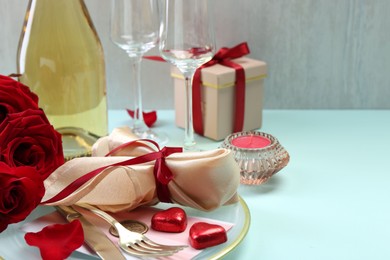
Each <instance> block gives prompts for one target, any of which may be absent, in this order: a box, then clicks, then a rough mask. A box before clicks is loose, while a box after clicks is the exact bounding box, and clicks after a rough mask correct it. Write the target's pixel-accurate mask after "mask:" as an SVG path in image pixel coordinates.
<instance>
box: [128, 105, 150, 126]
mask: <svg viewBox="0 0 390 260" xmlns="http://www.w3.org/2000/svg"><path fill="white" fill-rule="evenodd" d="M126 111H127V113H128V114H129V116H130V117H131V118H134V110H131V109H126ZM142 115H143V117H144V122H145V124H146V125H147V126H148V127H151V126H152V125H153V124H154V123H155V122H156V121H157V112H156V111H154V110H153V111H150V112H142Z"/></svg>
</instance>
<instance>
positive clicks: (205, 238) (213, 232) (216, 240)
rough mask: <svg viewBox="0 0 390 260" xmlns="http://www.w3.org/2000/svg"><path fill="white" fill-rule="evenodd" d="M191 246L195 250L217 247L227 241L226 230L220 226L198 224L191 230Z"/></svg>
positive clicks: (204, 223)
mask: <svg viewBox="0 0 390 260" xmlns="http://www.w3.org/2000/svg"><path fill="white" fill-rule="evenodd" d="M189 240H190V245H191V246H192V247H193V248H195V249H204V248H207V247H212V246H216V245H219V244H222V243H225V242H226V241H227V235H226V230H225V229H224V228H223V227H221V226H220V225H214V224H209V223H206V222H197V223H195V224H193V225H192V227H191V228H190V237H189Z"/></svg>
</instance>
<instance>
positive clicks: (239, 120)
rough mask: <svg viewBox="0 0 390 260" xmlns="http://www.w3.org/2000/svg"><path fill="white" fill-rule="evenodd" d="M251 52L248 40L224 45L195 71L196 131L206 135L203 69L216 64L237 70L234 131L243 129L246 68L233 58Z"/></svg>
mask: <svg viewBox="0 0 390 260" xmlns="http://www.w3.org/2000/svg"><path fill="white" fill-rule="evenodd" d="M249 53H250V51H249V47H248V44H247V43H246V42H242V43H240V44H238V45H236V46H234V47H232V48H227V47H223V48H221V49H220V50H219V51H218V52H217V53H216V54H215V55H214V56H213V58H212V59H211V60H210V61H208V62H207V63H205V64H203V65H202V66H201V67H199V68H198V69H197V70H196V71H195V74H194V78H193V80H192V117H193V120H194V121H193V124H194V131H195V132H196V133H198V134H200V135H204V128H203V114H202V106H201V102H202V91H201V85H202V84H201V82H202V80H201V71H202V69H203V68H206V67H211V66H213V65H215V64H221V65H224V66H227V67H230V68H233V69H234V70H235V72H236V82H235V86H236V88H235V101H234V104H235V105H234V123H233V132H241V131H242V130H243V127H244V115H245V70H244V68H243V67H242V66H241V65H239V64H237V63H235V62H233V61H232V59H237V58H240V57H242V56H245V55H247V54H249ZM144 58H145V59H149V60H154V61H165V60H164V59H163V58H161V57H159V56H144Z"/></svg>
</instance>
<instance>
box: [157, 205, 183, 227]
mask: <svg viewBox="0 0 390 260" xmlns="http://www.w3.org/2000/svg"><path fill="white" fill-rule="evenodd" d="M186 228H187V214H186V212H185V211H184V210H183V209H182V208H179V207H172V208H169V209H166V210H162V211H159V212H157V213H155V214H154V215H153V217H152V229H154V230H157V231H162V232H169V233H180V232H183V231H184V230H186Z"/></svg>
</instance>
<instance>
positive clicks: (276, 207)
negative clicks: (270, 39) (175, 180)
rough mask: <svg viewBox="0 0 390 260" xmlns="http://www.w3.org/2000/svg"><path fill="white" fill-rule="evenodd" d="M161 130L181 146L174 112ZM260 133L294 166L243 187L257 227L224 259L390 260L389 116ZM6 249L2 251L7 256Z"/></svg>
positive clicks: (281, 113)
mask: <svg viewBox="0 0 390 260" xmlns="http://www.w3.org/2000/svg"><path fill="white" fill-rule="evenodd" d="M130 123H131V119H130V118H129V117H128V116H127V113H126V112H125V111H122V110H120V111H119V110H113V111H109V130H110V131H111V130H112V129H113V128H114V127H118V126H123V125H130ZM155 129H158V130H160V131H163V132H165V133H166V134H167V135H168V137H169V138H170V142H169V143H168V144H167V146H180V145H181V144H182V138H183V130H182V129H180V128H178V127H176V126H175V125H174V112H173V111H158V121H157V123H156V125H155ZM260 130H261V131H263V132H266V133H269V134H272V135H273V136H275V137H276V138H277V139H278V140H279V141H280V143H281V144H282V145H283V146H284V147H285V148H286V150H287V151H288V152H289V154H290V162H289V164H288V165H287V167H286V168H284V169H283V170H282V171H280V172H279V173H277V174H276V175H275V176H273V177H272V178H271V179H270V180H269V181H268V182H267V183H265V184H262V185H260V186H244V185H241V186H240V188H239V194H240V195H241V197H242V198H243V199H244V200H245V202H246V203H247V205H248V208H249V210H250V214H251V224H250V228H249V231H248V233H247V235H246V237H245V238H244V239H243V240H242V242H241V243H240V244H239V245H238V246H237V247H236V248H235V249H234V250H233V251H232V252H230V253H229V254H228V255H227V256H226V257H225V259H228V260H230V259H232V260H233V259H234V260H235V259H258V260H275V259H277V260H279V259H286V260H306V259H307V260H309V259H310V260H314V259H315V260H321V259H324V260H325V259H326V260H329V259H342V260H359V259H362V260H363V259H390V249H389V243H390V203H389V201H390V150H389V146H390V110H383V111H381V110H265V111H264V112H263V126H262V128H261V129H260ZM197 141H198V144H199V147H200V148H201V149H214V148H217V147H218V146H219V145H220V143H221V142H215V141H212V140H210V139H207V138H202V137H199V136H197ZM7 232H10V231H7ZM7 232H4V233H2V234H0V241H5V239H6V238H5V236H6V235H7ZM2 239H3V240H2ZM6 250H7V248H5V246H2V244H0V256H2V253H3V252H5V251H6ZM19 253H20V252H14V255H15V258H14V259H19V258H18V255H19ZM7 260H8V258H7ZM11 260H12V259H11Z"/></svg>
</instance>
